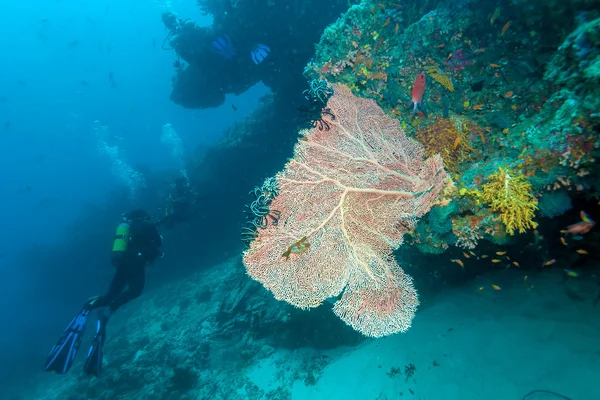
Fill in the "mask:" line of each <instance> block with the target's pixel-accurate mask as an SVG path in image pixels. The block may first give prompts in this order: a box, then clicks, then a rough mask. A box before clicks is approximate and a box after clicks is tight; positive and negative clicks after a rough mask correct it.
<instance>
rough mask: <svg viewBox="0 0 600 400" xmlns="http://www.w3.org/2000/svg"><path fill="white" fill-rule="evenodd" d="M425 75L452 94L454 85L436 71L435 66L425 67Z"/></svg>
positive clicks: (441, 73)
mask: <svg viewBox="0 0 600 400" xmlns="http://www.w3.org/2000/svg"><path fill="white" fill-rule="evenodd" d="M425 71H427V74H428V75H429V76H430V77H431V78H432V79H433V80H434V81H437V82H438V83H439V84H440V85H442V86H443V87H445V88H446V89H448V90H449V91H450V92H454V85H453V84H452V81H451V80H450V78H449V77H448V76H447V75H445V74H444V73H443V72H442V71H440V70H439V69H438V67H436V66H435V65H432V66H427V67H425Z"/></svg>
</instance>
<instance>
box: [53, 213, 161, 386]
mask: <svg viewBox="0 0 600 400" xmlns="http://www.w3.org/2000/svg"><path fill="white" fill-rule="evenodd" d="M161 244H162V237H161V235H160V234H159V233H158V230H157V228H156V224H155V223H153V222H152V221H151V218H150V215H149V214H148V213H147V212H146V211H144V210H134V211H131V212H129V213H126V214H124V215H123V222H122V223H121V224H120V225H119V226H118V227H117V231H116V234H115V237H114V241H113V247H112V255H111V263H112V264H113V265H114V266H115V267H116V272H115V275H114V277H113V279H112V282H111V283H110V286H109V289H108V291H107V292H106V294H105V295H104V296H96V297H92V298H91V299H89V300H88V301H87V302H86V303H85V304H84V305H83V308H82V309H81V311H80V312H79V314H78V315H77V316H76V317H75V318H74V319H73V321H71V323H70V324H69V326H68V327H67V329H66V330H65V332H64V333H63V335H62V336H61V338H60V339H59V340H58V342H57V343H56V345H55V346H54V347H53V348H52V350H50V354H49V355H48V359H47V360H46V364H45V366H44V370H46V371H55V372H57V373H59V374H64V373H66V372H68V371H69V369H70V368H71V366H72V365H73V362H74V361H75V355H76V354H77V350H79V347H80V345H81V340H82V338H83V332H84V329H85V326H86V323H87V320H88V318H89V315H90V313H91V312H92V311H93V310H95V309H99V308H102V310H101V311H100V315H99V318H98V322H97V324H96V334H95V336H94V339H93V340H92V345H91V347H90V350H89V352H88V355H87V360H86V362H85V366H84V371H85V372H86V373H87V374H90V375H96V376H100V374H101V372H102V355H103V346H104V342H105V340H106V323H107V322H108V319H109V318H110V316H111V315H112V314H113V313H114V312H115V311H117V310H118V309H119V308H120V307H121V306H123V305H124V304H126V303H127V302H129V301H131V300H133V299H135V298H137V297H139V296H140V295H141V294H142V291H143V289H144V284H145V280H146V271H145V268H146V265H149V264H152V263H153V262H154V261H156V260H157V259H159V258H162V256H163V254H162V252H161V251H160V250H159V248H160V246H161ZM126 286H127V290H125V287H126Z"/></svg>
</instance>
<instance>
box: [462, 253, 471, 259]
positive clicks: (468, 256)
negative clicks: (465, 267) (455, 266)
mask: <svg viewBox="0 0 600 400" xmlns="http://www.w3.org/2000/svg"><path fill="white" fill-rule="evenodd" d="M463 256H465V258H471V256H470V255H468V254H467V253H465V252H464V251H463Z"/></svg>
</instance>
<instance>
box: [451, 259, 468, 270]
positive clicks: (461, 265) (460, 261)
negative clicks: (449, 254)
mask: <svg viewBox="0 0 600 400" xmlns="http://www.w3.org/2000/svg"><path fill="white" fill-rule="evenodd" d="M451 261H452V262H455V263H457V264H458V265H460V267H461V268H464V267H465V264H463V262H462V260H461V259H460V258H457V259H456V260H451Z"/></svg>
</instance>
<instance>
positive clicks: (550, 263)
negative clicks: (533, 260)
mask: <svg viewBox="0 0 600 400" xmlns="http://www.w3.org/2000/svg"><path fill="white" fill-rule="evenodd" d="M555 262H556V260H555V259H554V258H553V259H552V260H550V261H546V262H545V263H543V264H542V267H547V266H548V265H552V264H554V263H555Z"/></svg>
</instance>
